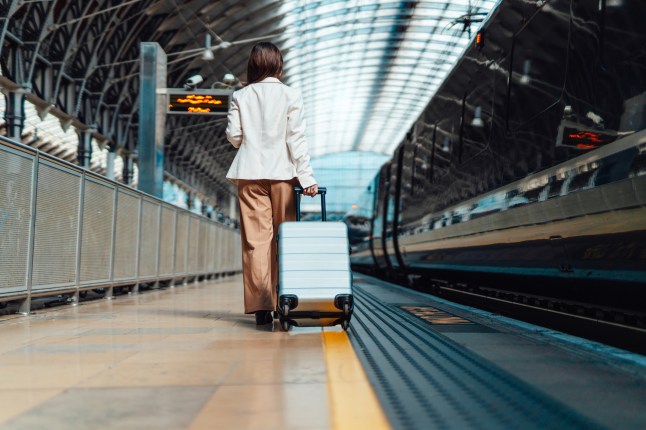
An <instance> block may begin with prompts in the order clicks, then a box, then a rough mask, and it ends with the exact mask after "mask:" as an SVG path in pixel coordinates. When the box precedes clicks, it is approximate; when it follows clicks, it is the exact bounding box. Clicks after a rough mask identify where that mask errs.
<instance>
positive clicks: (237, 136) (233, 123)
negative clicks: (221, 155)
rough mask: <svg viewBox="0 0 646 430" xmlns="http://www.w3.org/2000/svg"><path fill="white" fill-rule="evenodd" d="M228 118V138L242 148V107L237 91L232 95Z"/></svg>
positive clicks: (234, 144) (232, 143)
mask: <svg viewBox="0 0 646 430" xmlns="http://www.w3.org/2000/svg"><path fill="white" fill-rule="evenodd" d="M227 120H228V122H227V131H226V134H227V140H228V141H229V143H231V145H233V146H234V147H236V148H240V145H241V144H242V123H241V121H240V107H239V106H238V101H237V100H236V95H235V93H234V94H233V96H232V97H231V107H230V108H229V114H228V115H227Z"/></svg>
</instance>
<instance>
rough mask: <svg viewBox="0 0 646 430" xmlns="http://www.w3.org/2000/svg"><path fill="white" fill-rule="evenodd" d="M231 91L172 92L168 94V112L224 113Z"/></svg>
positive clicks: (226, 110) (226, 109)
mask: <svg viewBox="0 0 646 430" xmlns="http://www.w3.org/2000/svg"><path fill="white" fill-rule="evenodd" d="M230 97H231V92H222V91H218V93H206V92H199V93H198V92H188V91H182V92H172V93H169V94H168V113H178V114H189V115H190V114H198V115H226V114H227V112H228V111H229V100H230Z"/></svg>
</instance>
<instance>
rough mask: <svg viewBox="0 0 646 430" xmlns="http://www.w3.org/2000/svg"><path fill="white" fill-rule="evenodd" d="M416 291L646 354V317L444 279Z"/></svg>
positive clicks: (593, 305) (631, 312)
mask: <svg viewBox="0 0 646 430" xmlns="http://www.w3.org/2000/svg"><path fill="white" fill-rule="evenodd" d="M420 287H421V288H420ZM416 289H420V290H424V291H425V292H429V293H431V294H433V295H436V296H438V297H442V298H444V299H447V300H450V301H453V302H456V303H460V304H464V305H468V306H472V307H475V308H478V309H482V310H486V311H489V312H494V313H498V314H501V315H504V316H508V317H511V318H514V319H518V320H521V321H526V322H529V323H532V324H536V325H540V326H542V327H547V328H550V329H554V330H558V331H561V332H564V333H568V334H573V335H575V336H579V337H583V338H586V339H590V340H594V341H597V342H601V343H604V344H607V345H611V346H615V347H618V348H622V349H626V350H629V351H633V352H637V353H640V354H646V314H645V313H640V312H637V311H633V310H624V309H618V308H606V307H603V306H600V305H598V304H590V303H583V302H576V301H571V300H566V299H563V298H557V297H546V296H539V295H533V294H526V293H521V292H517V291H511V290H506V289H505V290H503V289H497V288H491V287H480V286H473V285H470V284H465V283H460V282H449V281H446V280H440V279H431V280H430V284H426V285H423V286H422V285H418V286H417V288H416Z"/></svg>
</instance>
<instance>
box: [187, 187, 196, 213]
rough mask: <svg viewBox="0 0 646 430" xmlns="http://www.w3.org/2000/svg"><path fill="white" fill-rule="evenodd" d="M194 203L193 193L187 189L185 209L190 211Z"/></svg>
mask: <svg viewBox="0 0 646 430" xmlns="http://www.w3.org/2000/svg"><path fill="white" fill-rule="evenodd" d="M194 204H195V199H194V198H193V194H192V193H191V192H190V191H188V192H187V193H186V209H187V210H189V211H191V210H193V205H194Z"/></svg>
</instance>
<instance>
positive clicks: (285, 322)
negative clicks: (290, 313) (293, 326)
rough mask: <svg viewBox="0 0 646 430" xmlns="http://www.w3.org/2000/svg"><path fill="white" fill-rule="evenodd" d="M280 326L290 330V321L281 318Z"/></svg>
mask: <svg viewBox="0 0 646 430" xmlns="http://www.w3.org/2000/svg"><path fill="white" fill-rule="evenodd" d="M280 326H281V327H282V328H283V330H284V331H289V326H290V324H289V321H288V320H285V319H281V320H280Z"/></svg>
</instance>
